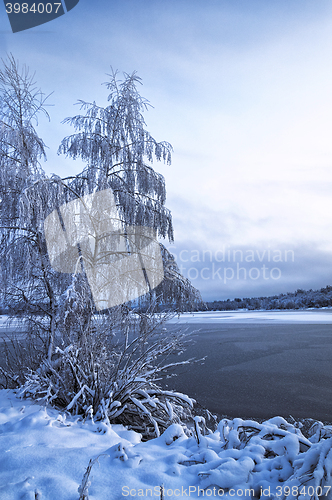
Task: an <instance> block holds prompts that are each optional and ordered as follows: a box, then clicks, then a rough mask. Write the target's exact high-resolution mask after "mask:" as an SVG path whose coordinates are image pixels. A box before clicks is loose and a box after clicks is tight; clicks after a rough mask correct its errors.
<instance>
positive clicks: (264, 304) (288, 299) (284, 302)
mask: <svg viewBox="0 0 332 500" xmlns="http://www.w3.org/2000/svg"><path fill="white" fill-rule="evenodd" d="M205 304H206V307H207V310H208V311H234V310H236V309H249V310H257V309H305V308H310V307H315V308H319V307H328V306H332V286H329V285H328V286H326V287H325V288H321V289H320V290H312V289H310V290H308V291H306V290H302V289H298V290H296V292H294V293H281V294H280V295H273V296H271V297H254V298H244V299H239V298H236V299H234V300H231V299H227V300H215V301H213V302H206V303H205Z"/></svg>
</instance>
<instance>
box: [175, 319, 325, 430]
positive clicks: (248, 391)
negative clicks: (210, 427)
mask: <svg viewBox="0 0 332 500" xmlns="http://www.w3.org/2000/svg"><path fill="white" fill-rule="evenodd" d="M179 326H180V327H184V326H187V328H188V330H189V331H190V332H193V331H198V330H199V331H198V333H197V334H196V335H195V344H194V345H191V346H190V347H189V348H188V349H187V351H186V353H185V356H186V357H188V358H190V357H196V358H201V357H203V356H206V361H205V363H204V364H193V365H191V366H189V367H188V366H187V367H182V368H181V369H178V371H177V373H178V376H177V377H175V378H172V379H169V380H168V381H167V383H168V387H170V388H174V389H177V390H178V391H182V392H185V393H187V394H189V395H190V396H192V397H194V398H196V399H197V401H198V402H199V403H200V404H201V405H203V406H205V407H207V408H209V410H210V411H212V412H217V413H219V414H222V415H228V416H231V417H243V416H245V417H253V418H269V417H272V416H275V415H282V416H284V417H288V416H289V415H292V416H293V417H294V418H304V417H311V418H315V419H320V420H325V421H332V397H331V396H332V363H331V360H332V311H331V310H330V309H326V310H310V311H299V312H298V311H231V312H220V313H219V312H203V313H195V314H189V313H186V314H183V315H182V316H181V317H180V319H176V318H175V319H173V320H171V321H170V322H169V323H168V328H169V329H173V328H175V327H179ZM177 361H178V358H177Z"/></svg>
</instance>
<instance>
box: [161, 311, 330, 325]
mask: <svg viewBox="0 0 332 500" xmlns="http://www.w3.org/2000/svg"><path fill="white" fill-rule="evenodd" d="M179 321H180V322H181V323H225V322H229V323H262V322H265V323H288V322H292V323H332V309H319V310H317V309H313V310H303V311H244V310H241V311H203V312H201V311H200V312H195V313H183V314H181V316H180V318H178V317H176V318H173V319H172V320H170V322H172V323H174V322H179Z"/></svg>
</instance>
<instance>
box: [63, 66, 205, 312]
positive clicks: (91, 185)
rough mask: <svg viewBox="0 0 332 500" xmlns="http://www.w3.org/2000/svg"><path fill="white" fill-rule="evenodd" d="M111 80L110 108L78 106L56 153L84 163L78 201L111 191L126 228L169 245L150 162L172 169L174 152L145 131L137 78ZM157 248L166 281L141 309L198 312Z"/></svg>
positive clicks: (196, 298) (192, 293)
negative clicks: (149, 231) (156, 306)
mask: <svg viewBox="0 0 332 500" xmlns="http://www.w3.org/2000/svg"><path fill="white" fill-rule="evenodd" d="M109 76H110V81H109V82H107V83H106V84H105V85H106V87H107V89H108V91H109V92H110V94H109V96H108V101H109V105H108V106H106V107H101V106H98V105H97V104H96V103H95V102H85V101H79V104H80V107H81V110H83V111H84V112H85V113H84V114H80V115H77V116H74V117H73V118H67V119H66V120H65V122H66V123H69V124H70V125H72V126H73V127H74V128H75V131H76V133H75V134H73V135H71V136H69V137H66V138H65V139H64V140H63V141H62V143H61V145H60V148H59V152H60V153H64V154H66V155H67V156H70V157H72V158H74V159H75V158H78V157H80V158H81V159H82V160H83V161H85V162H86V163H87V166H86V168H85V169H84V170H83V172H82V173H81V174H80V175H78V176H77V177H75V178H73V179H71V180H70V179H69V181H70V184H69V185H70V187H71V188H72V189H73V190H74V191H75V192H76V193H81V195H84V194H87V193H92V192H95V191H100V190H104V189H107V188H111V189H112V192H113V193H114V196H115V201H116V205H117V208H118V211H119V214H120V218H121V220H122V223H123V225H124V227H128V226H136V227H137V226H141V227H150V228H153V229H154V230H155V231H156V234H157V235H158V236H160V237H162V238H166V237H167V238H168V239H169V241H173V226H172V218H171V213H170V211H169V210H168V209H167V208H166V207H165V201H166V188H165V180H164V177H163V176H162V175H161V174H159V173H158V172H156V171H155V170H154V169H153V168H152V163H153V160H157V161H160V160H164V162H166V163H167V164H168V165H170V163H171V153H172V146H171V145H170V144H169V143H168V142H165V141H162V142H157V140H156V139H154V138H153V137H152V135H151V134H150V133H149V132H148V131H147V130H146V128H145V126H146V123H145V120H144V116H143V113H144V111H146V110H147V109H148V107H149V106H150V104H149V102H148V101H147V100H146V99H145V98H143V97H142V96H141V95H140V93H139V91H138V88H137V86H138V85H139V84H141V83H142V82H141V79H140V78H139V77H138V76H137V74H136V73H135V72H134V73H132V74H124V80H123V81H122V82H120V81H118V79H117V76H118V75H117V73H116V72H113V73H112V74H111V75H109ZM160 247H161V253H162V257H163V264H164V271H165V272H164V275H165V278H164V280H163V282H162V284H161V285H160V286H158V289H157V290H152V291H150V293H149V294H148V295H147V296H145V297H144V298H143V299H141V301H140V302H141V305H143V307H145V308H146V307H149V303H150V302H151V300H152V301H153V302H159V303H161V304H162V305H163V306H164V307H165V306H168V307H169V308H173V310H174V309H176V310H178V311H181V310H185V309H192V308H197V306H198V304H199V303H202V299H201V297H200V294H199V292H198V291H197V290H196V289H195V288H194V287H193V286H192V285H191V283H190V282H189V281H188V280H185V279H184V278H183V277H182V276H181V274H180V273H179V270H178V269H175V267H176V264H175V265H174V263H172V264H171V265H170V260H171V257H170V256H169V252H168V251H167V250H166V248H165V247H164V246H163V245H162V244H160Z"/></svg>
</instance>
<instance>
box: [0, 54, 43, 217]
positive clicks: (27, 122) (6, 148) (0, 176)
mask: <svg viewBox="0 0 332 500" xmlns="http://www.w3.org/2000/svg"><path fill="white" fill-rule="evenodd" d="M2 62H3V68H2V69H1V70H0V196H1V205H0V214H1V215H0V216H1V220H2V221H3V222H4V221H10V222H11V223H12V222H13V220H15V219H16V217H17V216H18V213H17V212H18V197H19V195H20V194H21V192H22V190H23V189H24V187H27V185H28V184H29V182H31V181H32V180H35V179H36V178H40V177H41V176H42V175H43V172H42V170H41V169H40V165H39V160H40V159H41V158H44V159H46V154H45V144H44V142H43V140H42V139H41V138H40V137H39V136H38V134H37V132H36V130H35V125H36V124H38V117H39V115H41V114H44V115H46V116H47V117H48V114H47V111H46V109H45V101H46V99H47V97H45V95H44V94H43V92H42V91H41V90H40V89H39V88H38V87H36V83H35V81H34V75H32V74H30V72H29V69H28V68H27V67H26V66H22V68H20V67H19V63H18V62H17V61H16V60H15V59H14V57H13V55H9V56H8V58H7V60H6V61H2Z"/></svg>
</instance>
